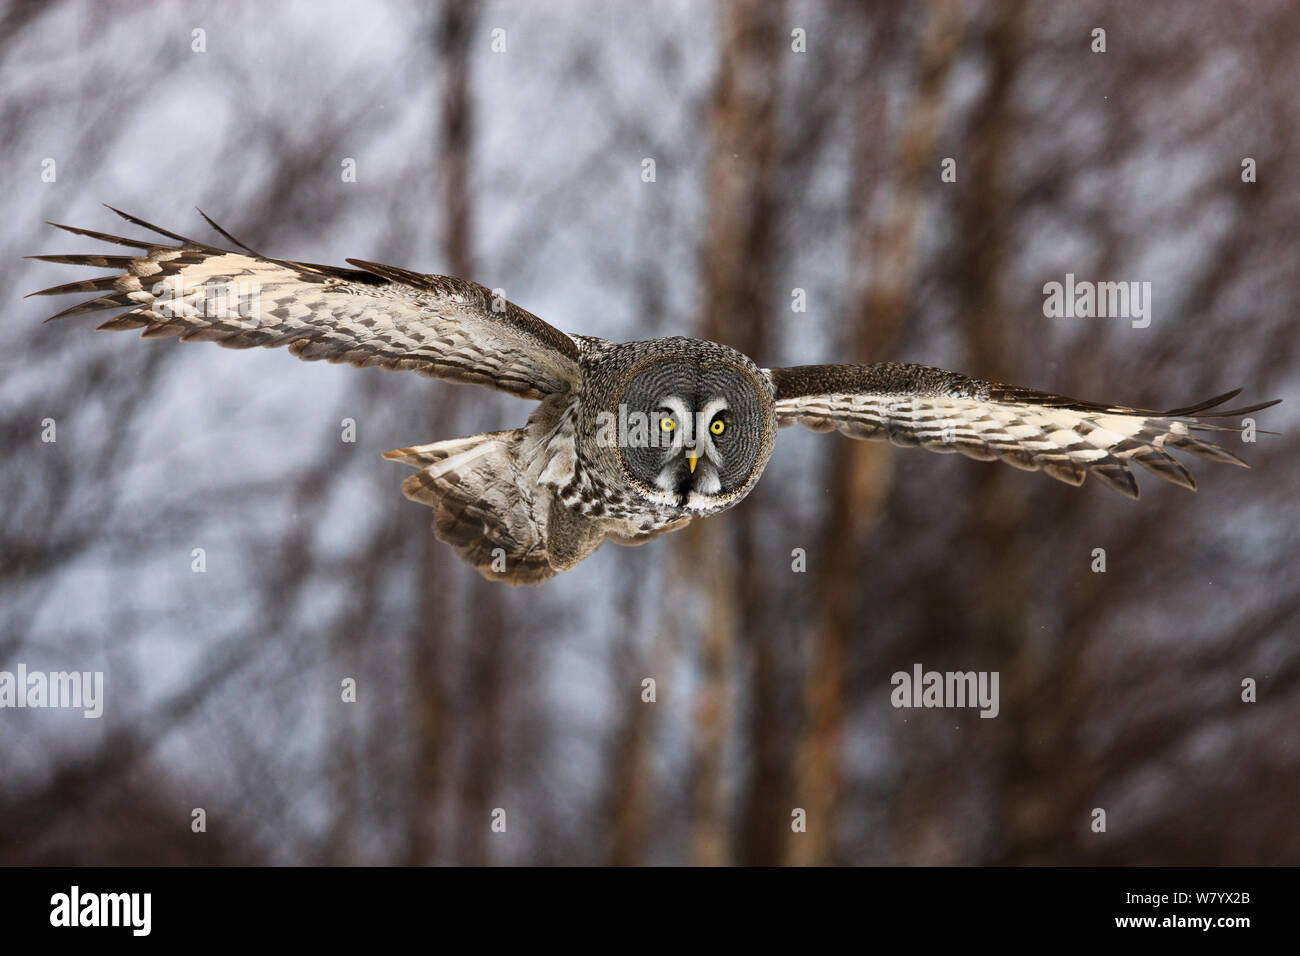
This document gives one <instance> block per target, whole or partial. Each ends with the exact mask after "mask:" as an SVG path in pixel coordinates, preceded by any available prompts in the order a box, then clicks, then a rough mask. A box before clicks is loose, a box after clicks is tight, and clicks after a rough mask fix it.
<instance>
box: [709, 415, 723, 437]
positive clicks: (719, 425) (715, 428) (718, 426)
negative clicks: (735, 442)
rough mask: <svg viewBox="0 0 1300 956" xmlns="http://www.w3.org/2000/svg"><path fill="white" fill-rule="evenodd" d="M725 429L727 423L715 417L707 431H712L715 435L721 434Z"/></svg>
mask: <svg viewBox="0 0 1300 956" xmlns="http://www.w3.org/2000/svg"><path fill="white" fill-rule="evenodd" d="M726 430H727V423H726V422H724V421H723V420H722V419H721V418H719V419H717V420H716V421H714V423H713V424H712V425H710V426H709V431H711V432H713V434H715V435H721V434H722V433H723V432H724V431H726Z"/></svg>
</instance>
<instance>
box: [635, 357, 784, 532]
mask: <svg viewBox="0 0 1300 956" xmlns="http://www.w3.org/2000/svg"><path fill="white" fill-rule="evenodd" d="M636 344H640V345H652V346H654V348H653V349H652V350H649V351H650V355H649V356H648V357H647V356H646V355H645V354H644V353H643V354H642V357H641V359H640V360H639V361H637V362H636V363H635V364H634V365H632V367H631V368H629V370H628V374H627V376H626V378H624V380H623V381H624V385H623V387H622V389H621V391H620V392H619V394H618V399H617V400H618V413H619V417H620V419H621V422H622V423H626V427H623V426H622V425H621V427H620V442H619V447H620V453H621V464H622V467H623V471H624V473H625V474H626V476H627V477H628V478H629V479H630V480H631V482H632V483H633V485H634V486H636V487H637V488H638V490H640V491H641V492H642V493H643V494H644V495H645V496H646V497H647V498H649V499H651V500H653V501H656V502H658V503H660V504H665V505H668V506H670V507H672V508H674V509H681V510H684V511H689V512H692V513H695V514H701V513H708V512H714V511H720V510H722V509H724V508H727V507H729V506H731V505H733V504H735V503H737V502H738V501H740V499H741V498H743V497H744V496H745V495H746V494H748V493H749V490H750V489H751V488H752V487H753V485H754V483H755V482H756V481H758V478H759V476H760V475H761V474H762V472H763V469H764V467H766V465H767V461H768V459H769V458H770V457H771V454H772V443H773V437H774V434H775V431H776V413H775V410H774V408H775V406H774V400H773V390H772V387H771V384H770V382H769V381H768V379H767V377H766V376H765V375H764V374H763V372H762V370H761V369H759V368H758V367H757V366H756V365H754V363H753V362H752V361H750V360H749V359H748V358H746V357H745V356H744V355H743V354H741V353H740V352H737V351H735V350H734V349H730V348H727V347H726V346H721V345H715V344H713V343H705V342H700V341H698V340H694V339H661V340H657V341H655V342H650V343H636Z"/></svg>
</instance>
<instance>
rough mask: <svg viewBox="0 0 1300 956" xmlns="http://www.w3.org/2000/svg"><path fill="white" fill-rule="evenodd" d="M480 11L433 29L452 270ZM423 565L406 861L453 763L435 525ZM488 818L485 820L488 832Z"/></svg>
mask: <svg viewBox="0 0 1300 956" xmlns="http://www.w3.org/2000/svg"><path fill="white" fill-rule="evenodd" d="M475 19H476V13H475V10H474V8H473V6H472V5H471V4H469V3H464V2H461V0H446V2H445V3H444V4H443V7H442V11H441V14H440V16H439V18H438V20H437V23H436V25H435V27H434V38H433V47H434V49H435V50H436V51H437V53H436V55H437V58H438V60H439V62H440V64H441V67H442V76H443V88H442V124H441V130H440V137H439V142H438V144H437V148H436V156H437V169H438V174H439V182H440V184H441V186H442V191H441V194H440V196H439V205H440V206H441V208H442V213H443V221H442V234H443V251H444V254H445V256H446V258H447V261H448V263H449V264H450V269H451V272H452V273H453V274H454V275H458V276H463V277H469V276H472V275H473V270H472V262H471V250H472V248H473V238H472V236H471V234H470V213H469V208H470V205H469V203H470V199H469V163H470V150H471V136H472V129H471V116H470V100H469V45H470V35H471V33H472V32H473V26H474V21H475ZM442 391H443V392H444V393H445V394H443V395H441V396H440V401H439V407H438V409H437V413H436V415H435V416H433V417H434V418H436V419H437V420H439V421H443V422H447V421H452V420H454V419H455V416H456V411H457V405H458V404H459V403H458V401H457V399H458V398H459V395H458V394H457V393H455V392H453V391H452V390H450V389H443V390H442ZM422 550H423V555H422V561H421V563H420V566H419V584H418V585H417V586H418V587H419V592H420V617H419V620H418V621H417V622H416V626H415V632H414V633H413V634H412V643H411V653H412V662H411V664H412V677H413V681H414V685H413V688H412V691H413V694H412V696H413V699H414V702H415V703H414V706H415V713H414V720H413V724H414V726H413V739H414V749H415V753H414V761H415V762H414V767H413V779H412V793H411V801H410V817H409V819H408V821H407V844H406V862H407V863H408V864H413V865H420V864H427V863H431V862H433V861H434V860H435V859H437V857H438V854H439V853H440V852H442V851H443V848H442V847H440V846H439V844H438V832H439V825H438V808H439V803H440V801H441V800H442V799H443V794H444V792H445V789H446V778H447V764H448V756H449V754H448V751H449V747H448V740H447V738H448V728H449V721H448V719H447V709H448V702H447V685H446V683H445V678H444V676H443V675H444V670H445V668H446V665H447V658H448V654H447V651H448V645H449V641H448V636H449V635H448V632H447V629H446V626H445V625H446V624H447V622H448V617H447V613H446V608H445V607H444V606H443V605H444V602H445V600H446V598H447V595H448V593H449V591H450V590H451V587H450V581H449V578H448V574H447V570H448V562H449V560H450V558H449V556H448V552H447V549H446V547H445V546H444V545H443V544H442V543H441V542H439V541H438V540H437V539H435V538H434V537H433V533H432V531H429V532H428V533H427V534H426V536H425V539H424V542H423V546H422ZM486 828H487V820H486V818H485V819H484V821H483V829H484V831H485V832H486Z"/></svg>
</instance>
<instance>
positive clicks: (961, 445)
mask: <svg viewBox="0 0 1300 956" xmlns="http://www.w3.org/2000/svg"><path fill="white" fill-rule="evenodd" d="M768 373H769V374H770V375H771V376H772V380H773V381H774V382H775V384H776V414H777V424H778V426H782V427H784V426H786V425H794V424H799V425H803V426H805V427H807V428H811V429H812V430H814V431H820V432H826V431H830V430H832V429H835V430H837V431H839V432H841V433H842V434H845V435H848V436H849V437H850V438H875V439H886V438H887V439H888V440H889V441H891V442H893V443H894V444H896V445H909V446H922V447H925V448H928V449H930V450H931V451H938V452H961V453H962V454H963V455H967V456H968V457H970V458H976V459H979V460H981V461H992V460H994V459H999V460H1001V461H1004V462H1006V463H1007V464H1009V465H1013V466H1015V467H1016V468H1021V469H1024V470H1025V471H1037V470H1038V469H1040V468H1041V469H1042V470H1043V471H1045V472H1047V473H1048V474H1049V475H1051V476H1052V477H1053V478H1056V479H1059V480H1060V481H1064V482H1066V483H1067V484H1071V485H1081V484H1083V480H1084V478H1086V477H1087V476H1088V475H1089V474H1093V475H1096V476H1097V478H1098V479H1099V480H1101V481H1103V482H1105V483H1106V484H1107V485H1109V486H1110V487H1112V488H1114V489H1115V490H1117V491H1119V492H1121V493H1123V494H1125V495H1128V496H1129V497H1131V498H1136V497H1137V496H1138V486H1137V481H1136V480H1134V478H1133V473H1132V472H1131V471H1130V470H1129V463H1130V462H1133V461H1136V462H1137V463H1138V464H1140V465H1143V466H1145V467H1146V468H1147V469H1149V470H1150V471H1152V472H1154V473H1155V474H1157V475H1159V476H1160V477H1161V478H1164V479H1165V480H1166V481H1171V482H1173V483H1174V484H1176V485H1181V486H1183V487H1184V488H1190V489H1192V490H1195V489H1196V482H1195V480H1193V478H1192V476H1191V475H1190V474H1188V472H1187V469H1185V468H1184V467H1183V466H1182V465H1181V464H1180V463H1179V462H1178V460H1177V459H1175V458H1174V457H1172V456H1171V455H1169V454H1168V452H1169V451H1171V450H1176V451H1183V452H1190V453H1191V454H1193V455H1199V456H1201V457H1202V458H1209V459H1211V460H1213V461H1223V462H1228V463H1230V464H1233V465H1240V466H1242V467H1249V466H1248V465H1246V463H1245V462H1244V461H1242V460H1241V459H1240V458H1238V457H1237V456H1235V455H1233V454H1231V453H1230V452H1227V451H1225V450H1224V449H1222V448H1220V447H1219V446H1217V445H1214V444H1211V443H1210V442H1207V441H1204V440H1202V439H1200V438H1197V437H1195V435H1194V434H1193V433H1194V432H1201V433H1204V432H1209V431H1227V432H1240V431H1241V426H1240V425H1235V424H1229V425H1224V424H1218V423H1211V422H1208V421H1206V419H1208V418H1218V419H1223V418H1233V417H1237V416H1241V415H1245V414H1247V413H1249V412H1256V411H1259V410H1260V409H1262V408H1268V407H1269V406H1270V405H1276V404H1277V403H1278V402H1280V401H1281V399H1276V400H1274V401H1271V402H1261V403H1260V404H1258V405H1250V406H1247V407H1245V408H1236V409H1232V410H1230V411H1214V412H1209V411H1208V410H1209V409H1213V408H1217V407H1219V406H1220V405H1222V404H1223V403H1224V402H1226V401H1228V400H1229V399H1231V398H1233V397H1234V396H1236V395H1237V394H1238V393H1239V392H1240V391H1241V390H1240V389H1237V390H1236V391H1232V392H1228V393H1226V394H1224V395H1219V396H1217V397H1215V398H1212V399H1209V400H1208V401H1204V402H1200V403H1198V404H1196V405H1190V406H1188V407H1186V408H1176V409H1173V410H1171V411H1167V412H1154V411H1147V410H1144V409H1139V408H1127V407H1125V406H1122V405H1099V404H1095V403H1093V402H1080V401H1076V400H1075V399H1072V398H1066V397H1064V396H1062V395H1053V394H1051V393H1049V392H1040V391H1036V390H1034V389H1031V388H1021V387H1018V386H1013V385H998V384H996V383H993V382H982V381H979V380H976V379H971V378H967V377H966V376H964V375H958V374H957V373H955V372H946V371H944V370H943V369H938V368H931V367H930V366H928V365H910V364H904V363H898V362H886V363H881V364H877V365H805V366H800V367H796V368H774V369H769V370H768ZM1194 416H1199V417H1194Z"/></svg>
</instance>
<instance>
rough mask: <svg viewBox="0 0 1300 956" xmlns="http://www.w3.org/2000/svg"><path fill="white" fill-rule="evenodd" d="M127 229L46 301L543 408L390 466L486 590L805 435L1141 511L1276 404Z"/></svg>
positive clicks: (735, 483) (543, 569)
mask: <svg viewBox="0 0 1300 956" xmlns="http://www.w3.org/2000/svg"><path fill="white" fill-rule="evenodd" d="M114 212H117V210H114ZM118 215H121V216H122V217H123V218H124V219H126V220H128V221H129V222H132V223H134V224H136V225H138V226H141V227H143V228H146V229H152V230H154V231H156V232H158V233H160V234H162V235H164V236H167V237H168V238H170V239H173V240H175V241H176V242H177V243H178V244H177V245H174V246H172V245H158V244H156V243H153V242H145V241H139V240H133V239H123V238H120V237H117V236H111V235H106V234H104V233H98V232H92V231H90V230H85V229H76V228H72V227H69V226H58V228H60V229H66V230H67V231H69V232H73V233H76V234H78V235H85V236H90V237H92V238H96V239H101V240H103V241H106V242H111V243H115V244H118V245H125V246H131V247H134V248H136V249H139V250H141V252H140V254H138V255H132V256H104V255H76V254H74V255H55V256H32V257H31V258H34V259H43V260H45V261H48V262H59V263H66V264H71V265H93V266H100V267H104V268H110V269H115V270H118V271H117V272H115V273H114V274H112V275H107V276H103V277H101V278H98V279H90V280H85V281H81V282H71V283H68V284H66V285H61V286H56V287H54V288H51V289H45V290H43V291H42V292H39V293H33V294H35V295H56V294H63V293H70V292H87V293H96V294H97V295H98V297H97V298H95V299H92V300H90V301H88V302H84V303H81V304H78V305H76V306H73V307H72V308H70V309H67V310H65V311H64V312H61V313H59V314H58V315H56V316H53V318H60V317H63V316H71V315H80V314H83V313H86V312H93V311H98V310H101V309H114V308H125V309H127V311H126V312H124V313H123V314H121V315H119V316H117V317H115V318H113V319H111V320H109V321H108V322H105V323H104V324H103V325H100V326H99V328H100V329H109V330H117V329H135V328H138V329H143V330H144V331H143V333H142V334H143V336H144V337H146V338H160V337H168V336H177V337H179V338H181V339H182V340H191V339H195V340H202V341H214V342H217V343H218V344H220V345H224V346H226V347H228V348H251V347H252V346H255V345H257V346H265V347H272V346H279V345H287V346H288V347H289V350H290V351H291V352H293V353H294V354H296V355H298V356H299V357H301V358H304V359H308V360H315V359H325V360H327V361H330V362H347V363H349V364H351V365H356V366H361V367H368V366H379V367H382V368H387V369H409V370H412V371H415V372H418V373H420V374H422V375H429V376H436V377H438V378H444V379H448V380H450V381H455V382H472V383H474V384H479V385H487V386H489V387H492V388H496V389H499V390H501V391H505V392H508V393H510V394H513V395H517V396H520V397H522V398H529V399H535V400H538V401H539V405H538V406H537V408H536V410H535V411H534V412H533V414H532V415H530V416H529V418H528V422H527V424H526V425H525V426H524V427H522V428H515V429H511V430H507V431H499V432H489V433H486V434H482V435H473V436H470V437H468V438H456V439H452V440H450V441H440V442H434V443H433V444H429V445H417V446H412V447H409V448H401V449H398V450H396V451H392V452H389V453H387V455H386V456H385V457H387V458H391V459H394V460H396V461H401V462H404V463H406V464H408V465H411V466H412V467H413V468H415V469H416V471H415V473H414V474H413V475H411V476H410V477H408V478H407V479H406V480H405V481H404V482H403V484H402V490H403V492H404V493H405V494H406V496H407V497H408V498H410V499H412V500H413V501H417V502H420V503H421V504H425V505H428V506H429V507H430V508H432V509H433V512H434V533H435V534H436V535H437V536H438V537H439V538H440V539H441V540H443V541H445V542H447V543H448V544H450V545H451V546H452V547H453V548H454V549H455V550H456V553H457V554H459V555H460V557H461V558H462V559H464V560H465V561H467V562H468V563H470V564H471V565H473V566H474V567H475V568H477V569H478V570H479V571H480V572H481V573H482V574H483V575H484V576H485V577H488V578H492V579H495V580H503V581H508V582H510V583H513V584H524V583H534V582H537V581H542V580H544V579H546V578H548V577H551V576H552V575H554V574H556V573H558V572H559V571H563V570H566V569H568V568H571V567H573V566H574V565H575V564H577V563H578V562H579V561H581V560H582V559H583V558H585V557H587V556H588V555H589V554H591V553H592V552H593V551H595V550H596V549H597V548H599V547H600V546H601V544H603V543H604V542H605V541H606V540H613V541H616V542H618V543H619V544H632V545H635V544H641V543H644V542H645V541H648V540H650V539H651V538H654V537H657V536H659V535H661V534H665V533H667V532H670V531H675V530H677V529H678V528H681V527H684V526H685V525H686V524H688V523H689V522H690V521H691V520H692V519H693V518H697V517H704V516H706V515H711V514H716V513H718V512H720V511H724V510H726V509H727V508H730V507H732V506H733V505H735V504H737V503H738V502H740V501H741V500H743V499H744V497H745V496H746V495H748V494H749V492H750V491H751V490H752V489H753V487H754V485H755V483H757V481H758V479H759V477H760V476H761V475H762V474H763V470H764V468H765V467H766V466H767V462H768V460H769V458H770V457H771V455H772V448H773V444H774V441H775V437H776V431H777V429H778V428H781V427H785V426H787V425H792V424H800V425H804V426H806V427H808V428H812V429H814V430H816V431H830V430H832V429H834V430H838V431H840V432H841V433H843V434H845V435H848V436H849V437H852V438H888V439H889V440H890V441H892V442H893V443H895V444H898V445H914V446H923V447H926V448H929V449H931V450H933V451H943V452H960V453H962V454H965V455H968V456H970V457H972V458H977V459H982V460H992V459H1000V460H1002V461H1005V462H1007V463H1008V464H1010V465H1013V466H1015V467H1017V468H1022V469H1027V470H1031V471H1032V470H1037V469H1039V468H1041V469H1043V470H1044V471H1046V472H1047V473H1048V474H1049V475H1051V476H1052V477H1054V478H1057V479H1059V480H1061V481H1064V482H1067V483H1069V484H1073V485H1078V484H1081V483H1082V482H1083V480H1084V478H1085V477H1087V475H1088V474H1094V475H1096V476H1097V477H1098V478H1099V479H1100V480H1102V481H1104V482H1105V483H1106V484H1108V485H1110V486H1111V487H1113V488H1116V489H1117V490H1119V491H1121V492H1123V493H1124V494H1127V495H1130V496H1132V497H1137V484H1136V482H1135V481H1134V480H1133V475H1132V473H1131V472H1130V470H1129V467H1128V466H1129V462H1130V461H1136V462H1138V463H1139V464H1141V465H1143V466H1145V467H1146V468H1148V469H1149V470H1151V471H1152V472H1154V473H1155V474H1157V475H1159V476H1160V477H1162V478H1164V479H1166V480H1168V481H1172V482H1174V483H1175V484H1179V485H1182V486H1183V487H1186V488H1192V489H1195V487H1196V484H1195V482H1194V481H1193V480H1192V477H1191V475H1189V474H1188V473H1187V471H1186V469H1184V468H1183V466H1182V465H1181V464H1180V463H1179V462H1178V461H1177V460H1176V459H1174V458H1173V457H1172V456H1170V455H1169V454H1167V451H1168V450H1169V449H1176V450H1179V451H1185V452H1191V453H1193V454H1196V455H1200V456H1202V457H1206V458H1211V459H1213V460H1216V461H1224V462H1230V463H1232V464H1237V465H1243V466H1244V465H1245V462H1243V461H1241V460H1240V459H1239V458H1237V457H1236V456H1234V455H1232V454H1230V453H1229V452H1227V451H1225V450H1223V449H1222V448H1219V447H1218V446H1216V445H1212V444H1210V443H1208V442H1206V441H1203V440H1201V439H1198V438H1196V437H1193V435H1192V434H1191V433H1192V432H1205V431H1210V430H1217V431H1239V430H1240V426H1237V425H1219V424H1211V423H1209V422H1207V421H1205V419H1207V418H1226V417H1233V416H1240V415H1244V414H1246V413H1248V412H1252V411H1257V410H1259V409H1261V408H1266V407H1268V406H1269V405H1273V404H1276V402H1264V403H1260V404H1257V405H1252V406H1249V407H1245V408H1239V409H1235V410H1233V411H1224V412H1213V413H1209V414H1204V413H1205V412H1206V411H1207V410H1208V409H1211V408H1214V407H1217V406H1218V405H1220V404H1221V403H1222V402H1225V401H1227V400H1228V399H1229V398H1232V397H1233V396H1234V395H1236V394H1237V392H1235V391H1234V392H1229V393H1228V394H1226V395H1221V396H1218V397H1217V398H1214V399H1211V400H1209V401H1207V402H1202V403H1200V404H1199V405H1195V406H1189V407H1187V408H1181V409H1174V410H1172V411H1168V412H1153V411H1145V410H1142V409H1134V408H1128V407H1125V406H1119V405H1099V404H1094V403H1091V402H1080V401H1076V400H1074V399H1070V398H1065V397H1063V396H1060V395H1053V394H1051V393H1048V392H1040V391H1035V390H1033V389H1027V388H1020V387H1016V386H1008V385H999V384H996V383H993V382H983V381H979V380H976V379H971V378H967V377H965V376H963V375H958V374H956V373H953V372H945V371H943V370H942V369H937V368H930V367H928V366H924V365H909V364H899V363H881V364H877V365H865V366H864V365H815V366H803V367H799V368H773V369H764V368H760V367H759V366H757V365H756V364H754V362H753V361H751V360H750V359H749V358H748V357H746V356H744V355H742V354H741V353H740V352H737V351H736V350H735V349H732V348H729V347H727V346H725V345H720V344H718V343H715V342H705V341H702V340H699V339H689V338H667V339H657V340H650V341H641V342H628V343H623V344H615V343H612V342H607V341H605V340H603V339H598V338H592V337H589V336H580V335H569V334H566V333H564V332H561V331H560V330H559V329H556V328H554V327H553V326H551V325H548V324H547V323H545V322H543V321H542V320H541V319H539V318H537V317H536V316H535V315H532V314H531V313H529V312H526V311H524V310H523V309H520V308H519V307H517V306H515V305H512V304H511V303H509V302H506V301H504V300H503V299H499V298H496V297H494V295H493V293H492V292H491V291H489V290H488V289H486V288H484V287H483V286H480V285H478V284H476V283H473V282H468V281H465V280H462V279H455V278H450V277H447V276H433V275H422V274H419V273H415V272H409V271H407V270H405V269H398V268H394V267H392V266H386V265H381V264H379V263H375V262H367V261H364V260H360V259H349V260H348V262H349V263H350V264H351V265H352V266H354V268H351V269H346V268H338V267H334V266H322V265H314V264H311V263H302V262H289V261H286V260H280V259H271V258H267V257H265V256H262V255H259V254H258V253H256V252H254V251H253V250H251V249H249V248H248V247H247V246H245V245H244V244H243V243H241V242H239V241H238V240H237V239H235V238H234V237H232V236H230V235H229V234H228V233H226V232H225V231H224V230H222V229H221V228H220V227H219V226H217V225H216V224H215V223H213V222H212V221H211V220H208V222H209V224H211V225H212V226H213V228H215V229H216V230H217V231H218V232H219V233H220V234H221V235H222V236H223V237H225V238H226V239H227V240H229V241H230V242H231V243H233V244H234V245H235V246H238V247H239V248H240V249H241V250H243V251H241V252H232V251H230V250H226V249H222V248H219V247H216V246H211V245H208V244H206V243H202V242H197V241H195V240H193V239H187V238H185V237H183V236H179V235H176V234H175V233H171V232H167V231H166V230H163V229H159V228H158V227H157V226H153V225H150V224H149V223H147V222H144V221H142V220H139V219H136V218H134V217H132V216H128V215H126V214H125V213H120V212H119V213H118ZM204 218H205V219H206V218H207V217H206V216H205V217H204ZM51 225H57V224H54V223H52V224H51ZM1238 391H1239V390H1238ZM1198 414H1199V417H1192V416H1196V415H1198Z"/></svg>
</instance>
